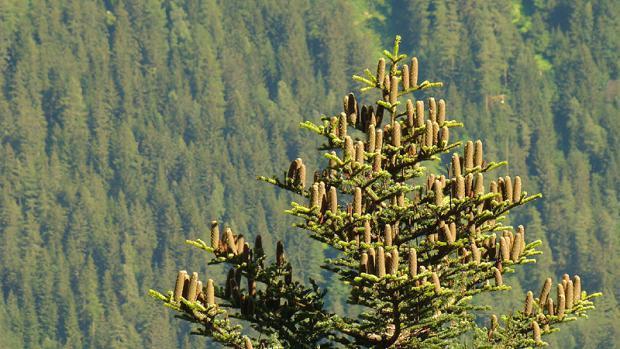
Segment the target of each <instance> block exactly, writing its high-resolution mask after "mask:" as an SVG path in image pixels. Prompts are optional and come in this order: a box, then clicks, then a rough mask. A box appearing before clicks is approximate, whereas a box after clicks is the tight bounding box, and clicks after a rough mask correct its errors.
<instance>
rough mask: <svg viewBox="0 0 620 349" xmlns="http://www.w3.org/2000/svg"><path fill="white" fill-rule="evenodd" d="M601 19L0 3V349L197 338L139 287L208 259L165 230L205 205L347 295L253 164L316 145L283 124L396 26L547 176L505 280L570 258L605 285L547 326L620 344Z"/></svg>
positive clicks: (540, 5) (479, 4) (445, 92)
mask: <svg viewBox="0 0 620 349" xmlns="http://www.w3.org/2000/svg"><path fill="white" fill-rule="evenodd" d="M619 17H620V3H619V2H618V1H614V0H592V1H586V0H551V1H539V0H523V1H518V0H512V1H456V0H449V1H443V0H442V1H435V0H419V1H404V0H398V1H385V2H375V1H370V0H369V1H362V0H359V1H342V2H332V1H308V0H288V1H280V0H266V1H257V2H249V1H224V0H221V1H220V0H143V1H130V0H102V1H79V0H29V1H23V0H5V1H0V57H1V59H0V132H1V133H0V191H1V193H0V266H1V267H0V285H1V295H2V298H1V299H0V333H2V336H0V347H1V348H22V347H23V348H46V349H47V348H49V349H51V348H139V347H147V348H174V347H179V348H190V347H205V341H204V339H203V338H194V337H188V336H187V335H186V333H187V332H188V328H187V327H186V325H184V324H182V323H181V322H180V321H179V320H176V319H173V318H172V317H171V315H170V312H167V311H165V310H164V309H162V308H160V307H159V305H158V304H156V303H155V302H154V301H153V300H152V299H150V298H149V297H148V296H147V291H148V289H149V288H156V289H166V288H169V287H170V285H171V284H172V282H173V280H171V279H170V277H171V276H172V275H175V272H176V271H177V270H178V269H179V268H181V267H183V268H184V267H188V268H191V269H192V270H196V271H199V272H200V273H201V274H202V275H204V274H205V273H207V274H209V275H213V276H217V275H219V274H220V273H218V272H214V271H213V270H212V269H210V268H209V269H208V268H207V266H206V262H207V260H206V259H205V257H204V256H203V255H202V254H201V253H194V252H193V251H192V249H190V248H188V247H187V245H185V244H184V240H185V239H186V238H196V237H202V238H206V236H207V234H208V230H209V228H208V227H209V222H210V221H211V220H213V219H218V220H221V221H226V222H228V223H230V224H232V225H233V227H234V229H235V231H238V232H242V233H243V234H245V235H246V236H248V237H253V236H254V235H256V234H257V233H258V232H260V233H261V234H262V236H263V238H266V239H265V240H267V241H266V242H265V246H274V245H275V243H272V242H273V241H275V240H276V239H283V240H284V241H285V245H286V249H287V251H288V253H289V255H290V256H292V257H294V258H292V261H291V262H292V263H293V264H294V265H296V266H299V268H297V267H296V268H295V270H300V271H302V272H301V273H300V274H299V277H303V278H308V277H313V278H315V279H319V280H323V282H325V283H327V284H328V285H334V286H333V287H331V288H330V293H329V298H328V301H329V303H330V306H331V307H333V309H335V311H341V312H346V311H347V309H346V304H344V303H343V300H342V297H339V292H338V290H339V287H344V286H339V284H337V283H335V282H334V283H331V282H330V280H325V278H324V276H323V274H322V271H321V269H320V268H318V267H314V266H315V265H317V263H315V262H314V261H316V260H318V259H320V258H322V257H323V256H324V255H325V254H329V253H330V252H329V250H326V249H325V248H324V247H323V246H321V245H320V244H318V243H313V242H311V241H310V240H309V239H308V238H306V237H304V236H302V235H301V234H298V232H296V231H295V229H293V228H290V223H291V220H290V219H289V218H286V217H285V216H284V215H283V214H282V211H283V210H284V209H286V208H287V207H288V203H289V201H290V197H288V196H287V195H286V194H284V193H283V192H278V191H275V192H274V191H273V189H272V188H271V187H269V186H268V185H264V184H261V183H259V182H257V181H255V180H254V178H255V176H256V175H271V174H274V173H278V172H279V171H281V170H282V169H284V168H286V167H287V166H288V163H289V162H290V160H291V159H294V158H296V157H297V156H299V155H303V156H304V159H310V160H312V159H314V161H317V160H318V156H317V155H316V152H315V151H314V147H315V146H316V144H315V143H313V142H314V141H313V140H310V139H315V138H313V137H309V134H307V133H305V131H303V130H299V129H298V124H299V122H301V121H302V120H304V119H313V120H315V121H316V120H317V119H318V117H319V115H320V113H325V114H335V113H337V112H338V111H340V108H341V103H342V96H343V95H344V94H345V93H346V92H348V91H352V90H353V89H354V85H353V84H352V83H349V84H347V83H344V82H346V81H351V80H350V76H351V75H352V74H353V73H359V72H360V71H361V69H362V68H364V67H367V66H371V64H372V63H371V62H375V58H378V57H371V58H372V59H368V57H369V53H375V52H378V50H377V49H378V48H380V47H382V46H387V45H388V44H389V43H390V42H391V40H392V39H393V37H394V35H395V34H401V35H402V36H403V38H404V41H403V46H404V48H405V49H406V51H407V52H406V53H408V54H413V55H416V56H418V57H419V59H420V61H421V62H422V63H423V64H421V67H422V68H423V69H424V70H423V71H421V80H425V79H429V80H439V81H444V83H445V85H444V88H443V89H442V90H440V91H439V94H440V96H439V97H443V98H445V99H446V100H447V101H448V102H449V103H448V104H449V106H450V110H449V111H448V113H449V114H451V115H455V116H458V119H461V120H464V122H465V125H466V128H465V129H464V132H466V133H468V134H467V138H474V139H476V138H480V139H484V140H485V142H486V143H487V144H488V147H487V148H488V149H495V151H494V152H492V153H491V154H489V157H491V158H496V159H507V160H508V161H509V162H510V165H509V171H511V172H514V173H520V174H522V176H523V174H527V176H523V177H524V187H525V188H526V189H527V190H528V191H529V192H532V193H533V192H536V191H540V192H542V193H543V195H544V199H543V200H540V201H539V202H537V204H536V205H532V207H531V208H529V209H524V210H516V211H515V212H514V213H513V220H514V221H515V223H525V224H527V227H528V228H529V230H528V234H530V235H529V236H530V237H531V238H541V239H543V240H544V241H548V242H552V244H551V245H552V246H554V247H557V250H549V249H547V250H546V251H545V254H544V255H543V256H540V258H539V264H538V266H536V267H532V268H529V269H528V270H526V272H520V273H518V274H517V276H516V277H517V278H519V281H520V287H521V288H520V289H517V288H519V287H515V290H514V294H520V295H522V294H523V293H524V290H525V291H527V290H528V289H532V290H535V292H537V291H538V287H539V285H540V284H541V282H542V280H543V277H544V275H547V274H550V275H555V276H556V278H557V277H558V276H561V274H563V273H564V272H571V273H577V274H579V275H581V277H582V278H583V279H584V280H585V282H586V284H587V285H588V287H589V288H591V290H589V291H602V292H604V297H602V298H599V299H598V300H597V310H596V311H595V312H594V313H593V314H592V316H591V319H590V320H589V321H581V322H580V323H579V324H573V325H571V327H572V328H571V329H572V331H570V330H569V329H568V328H566V330H564V331H562V332H561V335H557V336H555V338H553V339H552V340H551V341H552V345H553V346H554V347H562V348H613V347H616V346H620V323H619V322H618V321H617V319H618V318H620V310H619V305H618V301H620V284H619V283H618V280H619V279H620V255H619V250H620V247H619V246H620V224H619V222H620V220H619V219H620V202H619V199H620V198H618V189H619V187H620V152H618V151H617V150H615V149H616V148H615V147H617V146H619V145H620V136H619V135H620V122H619V121H620V80H619V79H620V77H619V68H620V67H619V66H618V65H619V63H620V54H619V52H620V47H619V46H620V35H618V33H620V22H618V20H617V18H619ZM435 92H436V91H435ZM514 125H517V126H516V127H515V126H514ZM461 133H462V132H461ZM513 149H526V150H527V151H519V152H515V151H512V150H513ZM311 167H312V166H311ZM545 246H549V244H546V245H545ZM311 260H312V262H310V261H311ZM213 276H211V277H213ZM336 285H338V286H336ZM495 302H496V303H497V304H498V306H500V307H501V306H502V305H507V304H513V305H516V304H522V300H521V299H520V298H519V299H516V298H514V297H512V293H511V294H508V293H507V294H506V296H505V297H504V298H502V299H497V300H495Z"/></svg>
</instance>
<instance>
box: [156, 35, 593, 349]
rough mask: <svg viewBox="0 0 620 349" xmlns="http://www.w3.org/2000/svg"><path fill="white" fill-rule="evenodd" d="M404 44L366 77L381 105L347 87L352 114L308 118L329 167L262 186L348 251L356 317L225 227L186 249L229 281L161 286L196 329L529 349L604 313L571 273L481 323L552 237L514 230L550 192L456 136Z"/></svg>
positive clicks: (344, 273)
mask: <svg viewBox="0 0 620 349" xmlns="http://www.w3.org/2000/svg"><path fill="white" fill-rule="evenodd" d="M399 47H400V37H396V40H395V42H394V47H393V49H392V51H387V50H385V51H384V52H383V54H384V56H385V58H381V59H380V60H379V62H378V66H377V71H376V73H372V72H371V71H370V70H368V69H367V70H365V72H364V73H365V74H364V75H363V76H358V75H356V76H354V79H355V80H356V81H358V82H360V83H361V84H362V88H361V91H362V92H369V91H379V99H378V100H377V101H376V103H372V104H370V105H366V104H362V101H361V100H358V98H357V97H356V96H355V95H354V94H353V93H350V94H348V95H346V96H345V97H344V100H343V112H341V113H340V114H338V115H336V116H331V117H322V120H321V121H322V122H321V123H319V124H315V123H312V122H310V121H306V122H304V123H302V126H303V127H304V128H307V129H309V130H311V131H314V132H315V133H317V134H319V135H320V136H322V137H323V138H324V140H325V141H324V144H323V145H322V146H321V150H323V151H325V153H324V156H325V158H326V160H327V161H328V166H327V167H325V168H323V169H321V170H319V171H316V172H314V173H311V171H310V169H307V168H306V165H305V164H304V162H303V160H302V159H300V158H298V159H295V160H294V161H293V162H292V163H291V165H290V167H289V169H288V171H287V172H285V173H284V175H283V176H276V177H271V178H268V177H262V176H261V177H259V179H261V180H263V181H266V182H269V183H272V184H274V185H276V186H278V187H280V188H283V189H285V190H288V191H291V192H293V193H296V194H297V195H299V196H300V197H301V200H300V202H299V203H297V202H293V203H292V207H291V209H289V210H288V211H287V213H289V214H291V215H293V216H296V217H298V218H299V219H300V221H299V222H298V223H297V224H296V225H297V226H298V227H299V228H302V229H303V230H305V231H307V232H308V233H309V236H310V237H311V238H313V239H315V240H317V241H320V242H322V243H324V244H326V245H328V246H329V247H331V249H333V251H335V252H334V253H333V254H332V255H333V256H334V257H333V258H329V259H326V260H325V261H323V265H322V267H323V268H325V269H327V270H328V271H330V272H332V273H335V274H336V275H337V276H338V278H339V280H340V281H341V282H343V283H344V284H345V285H347V286H348V291H349V297H348V304H349V306H350V307H351V311H347V315H343V314H339V313H334V312H331V311H330V310H329V309H326V307H325V306H324V302H323V298H324V296H325V289H326V288H330V287H334V286H333V285H331V284H327V285H318V284H317V282H315V281H313V280H310V281H309V285H306V284H305V283H304V282H302V280H295V279H294V278H293V271H292V266H291V264H290V263H289V262H288V258H287V256H286V254H285V252H284V245H283V243H282V242H277V245H276V248H275V251H276V255H275V258H273V257H267V256H266V254H265V252H264V251H265V250H264V246H263V241H262V238H261V236H260V235H258V236H257V238H256V240H255V242H254V243H253V244H252V245H251V244H250V242H248V241H246V240H245V238H244V235H243V234H241V233H237V232H234V231H233V230H232V229H231V228H230V227H228V226H226V225H221V224H220V223H219V222H217V221H213V222H212V225H211V233H210V242H209V243H207V242H205V241H203V240H202V239H197V240H188V241H187V242H188V243H189V244H191V245H193V246H195V247H197V248H200V249H202V250H205V251H207V252H209V253H212V254H213V255H214V258H212V259H211V261H210V262H209V263H210V264H225V265H228V266H229V269H228V270H227V277H226V281H225V283H224V285H216V284H215V282H214V281H213V279H215V277H212V276H211V278H210V277H209V276H207V277H202V276H201V275H199V274H198V273H197V272H191V273H188V272H187V271H184V270H182V271H179V272H178V274H177V275H176V283H175V285H174V289H173V290H172V291H169V292H168V293H167V294H161V293H159V292H157V291H153V290H151V295H152V296H153V297H155V298H157V299H159V300H161V301H162V302H164V304H165V305H166V306H168V307H170V308H172V309H173V310H175V311H177V312H179V313H180V315H179V317H180V318H182V319H184V320H187V321H190V322H193V323H196V324H198V325H199V326H198V327H196V328H195V332H194V333H196V334H200V335H205V336H209V337H212V338H213V339H214V340H215V341H217V342H220V343H222V344H224V345H227V346H232V347H245V348H253V347H269V348H272V347H287V348H315V347H333V346H339V345H340V346H345V347H379V348H388V347H395V348H429V347H442V348H443V347H452V346H468V345H472V346H474V347H477V348H478V347H503V348H521V347H536V346H544V345H546V343H545V342H544V341H543V338H544V336H545V335H547V334H549V333H552V332H554V331H556V330H557V329H558V325H559V324H561V323H564V322H568V321H572V320H575V319H576V318H578V317H582V316H585V315H586V311H587V310H590V309H592V308H593V303H592V302H591V299H592V298H594V297H596V296H599V295H600V294H598V293H593V294H588V293H587V292H586V291H585V289H584V288H582V281H581V278H580V277H579V276H577V275H575V276H573V277H571V276H569V275H568V274H565V275H564V276H563V277H562V279H561V280H559V281H558V283H554V282H553V280H552V279H551V278H548V279H546V280H545V282H544V284H543V285H542V286H541V290H540V292H539V291H538V290H534V291H535V293H534V292H533V291H528V292H527V293H526V294H525V295H524V303H523V306H522V307H521V308H519V309H515V310H514V311H512V312H511V313H508V314H505V315H501V316H498V315H495V314H492V315H491V316H490V319H489V320H486V321H477V320H478V319H477V317H478V316H480V315H481V314H483V311H485V310H488V309H489V307H488V306H485V305H483V304H480V302H474V301H473V299H474V297H475V296H477V295H480V294H482V293H491V292H498V293H499V292H501V291H505V290H508V289H510V286H509V285H508V283H507V282H506V280H505V275H506V274H509V273H513V272H514V271H515V269H516V268H518V267H520V266H522V265H524V264H528V263H532V262H535V260H534V259H533V258H532V257H533V256H535V255H537V254H539V253H540V252H539V251H538V250H536V247H538V246H539V245H540V244H541V241H540V240H535V241H531V239H530V238H529V237H528V234H526V230H525V228H524V227H523V226H518V227H512V226H509V225H507V224H504V222H505V221H506V218H507V214H508V212H509V211H510V210H511V209H513V208H516V207H518V206H521V205H524V204H526V203H528V202H530V201H532V200H534V199H537V198H540V197H541V195H540V194H533V195H532V194H529V193H528V192H527V191H526V190H525V189H524V188H523V187H522V183H521V178H520V177H519V176H514V177H512V178H511V177H510V176H504V177H494V172H493V171H494V170H495V169H497V168H499V167H502V166H505V165H506V164H507V163H506V162H493V161H490V160H487V159H486V157H485V155H484V154H485V149H484V146H483V143H482V142H481V141H480V140H476V141H463V142H461V141H453V139H454V134H453V132H451V130H452V129H454V128H456V127H461V126H462V124H461V123H459V122H458V121H456V120H453V119H452V117H451V113H450V112H449V110H450V109H449V107H448V106H447V103H446V102H445V101H444V100H443V99H439V100H435V99H434V98H433V97H429V98H427V99H422V98H420V96H421V94H420V93H421V92H422V91H424V90H427V89H431V88H433V87H440V86H441V85H442V84H441V83H437V82H429V81H427V80H424V81H420V80H421V79H420V78H419V76H418V75H419V74H418V72H419V68H418V64H419V62H418V60H417V58H415V57H414V58H412V59H411V60H408V59H407V56H406V55H404V54H401V53H399ZM483 84H484V82H483ZM370 98H374V96H371V97H370ZM500 132H501V131H500ZM451 133H452V136H451ZM461 147H462V148H463V150H462V151H460V150H458V149H460V148H461ZM486 151H487V152H488V150H486ZM450 153H452V155H451V156H450V155H447V154H450ZM444 155H446V156H444ZM448 159H449V163H448V164H446V165H445V168H444V166H443V165H442V163H443V162H442V160H448ZM495 176H496V175H495ZM307 183H310V185H307ZM552 247H555V248H556V249H557V248H560V247H561V248H566V247H564V246H552ZM316 262H317V263H319V261H316ZM332 282H334V281H332ZM248 325H249V326H248ZM247 327H251V328H252V329H253V330H249V329H248V328H247Z"/></svg>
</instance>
